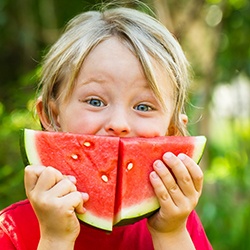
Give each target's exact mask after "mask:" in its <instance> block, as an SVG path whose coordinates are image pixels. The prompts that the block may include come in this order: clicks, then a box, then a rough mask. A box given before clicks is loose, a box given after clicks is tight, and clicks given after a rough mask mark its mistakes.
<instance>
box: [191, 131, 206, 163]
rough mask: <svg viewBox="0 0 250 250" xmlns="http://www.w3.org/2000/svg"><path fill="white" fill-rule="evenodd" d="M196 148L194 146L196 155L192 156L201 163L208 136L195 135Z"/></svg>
mask: <svg viewBox="0 0 250 250" xmlns="http://www.w3.org/2000/svg"><path fill="white" fill-rule="evenodd" d="M195 141H196V142H195V148H194V153H195V154H194V155H193V157H192V159H193V160H194V161H195V162H196V163H197V164H199V163H200V161H201V158H202V155H203V153H204V150H205V146H206V142H207V138H206V137H205V136H202V135H200V136H195Z"/></svg>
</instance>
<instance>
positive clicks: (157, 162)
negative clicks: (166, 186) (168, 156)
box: [154, 160, 162, 169]
mask: <svg viewBox="0 0 250 250" xmlns="http://www.w3.org/2000/svg"><path fill="white" fill-rule="evenodd" d="M154 166H155V167H156V168H158V169H160V168H162V163H161V161H160V160H156V161H155V163H154Z"/></svg>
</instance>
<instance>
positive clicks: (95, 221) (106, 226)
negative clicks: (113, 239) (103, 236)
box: [77, 210, 113, 231]
mask: <svg viewBox="0 0 250 250" xmlns="http://www.w3.org/2000/svg"><path fill="white" fill-rule="evenodd" d="M77 217H78V219H80V220H81V221H83V222H84V223H86V224H88V225H91V226H93V227H97V228H100V229H102V230H105V231H112V228H113V221H111V220H105V219H102V218H100V217H98V216H95V215H93V214H92V213H91V212H89V211H88V210H87V211H85V213H84V214H77Z"/></svg>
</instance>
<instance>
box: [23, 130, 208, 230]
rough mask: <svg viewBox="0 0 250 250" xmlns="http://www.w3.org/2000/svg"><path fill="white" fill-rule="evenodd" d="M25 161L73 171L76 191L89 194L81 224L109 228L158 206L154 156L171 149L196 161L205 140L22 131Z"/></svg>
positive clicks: (123, 223)
mask: <svg viewBox="0 0 250 250" xmlns="http://www.w3.org/2000/svg"><path fill="white" fill-rule="evenodd" d="M20 142H21V151H22V155H23V158H24V163H25V164H26V165H27V164H41V165H44V166H53V167H55V168H57V169H58V170H60V171H61V172H62V173H63V174H65V175H74V176H75V177H76V179H77V183H76V186H77V189H78V190H79V191H81V192H87V193H88V194H89V197H90V198H89V200H88V201H87V202H86V203H85V204H84V206H85V208H86V212H85V213H84V214H83V215H78V217H79V219H80V220H82V221H83V222H85V223H87V224H90V225H92V226H95V227H97V228H100V229H104V230H108V231H111V230H112V228H113V225H125V224H129V223H133V222H135V221H138V220H139V219H141V218H144V217H147V216H149V215H150V214H152V213H153V212H155V211H156V210H157V209H158V208H159V203H158V201H157V198H156V196H155V194H154V191H153V189H152V186H151V184H150V181H149V173H150V172H151V171H152V169H153V168H152V164H153V162H154V161H155V160H156V159H161V158H162V155H163V154H164V153H165V152H167V151H171V152H173V153H174V154H175V155H178V154H179V153H185V154H187V155H189V156H190V157H192V158H193V159H194V160H195V161H196V162H198V161H199V160H200V158H201V156H202V153H203V150H204V147H205V143H206V138H205V137H204V136H196V137H195V136H193V137H191V136H190V137H174V136H172V137H171V136H165V137H154V138H135V137H133V138H119V137H108V136H96V135H83V134H72V133H60V132H43V131H35V130H30V129H24V130H23V133H22V137H21V141H20Z"/></svg>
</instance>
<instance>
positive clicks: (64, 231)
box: [24, 166, 88, 250]
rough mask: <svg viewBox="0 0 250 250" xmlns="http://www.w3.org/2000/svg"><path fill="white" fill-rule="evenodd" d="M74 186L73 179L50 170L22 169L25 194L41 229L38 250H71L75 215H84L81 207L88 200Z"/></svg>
mask: <svg viewBox="0 0 250 250" xmlns="http://www.w3.org/2000/svg"><path fill="white" fill-rule="evenodd" d="M75 182H76V180H75V178H74V177H73V176H64V175H62V173H61V172H59V171H58V170H56V169H54V168H52V167H43V166H28V167H26V168H25V179H24V183H25V189H26V194H27V197H28V198H29V200H30V203H31V205H32V207H33V209H34V211H35V213H36V216H37V218H38V221H39V226H40V234H41V238H40V241H39V245H38V249H39V250H42V249H54V248H59V249H62V250H64V249H65V250H66V249H69V250H70V249H74V243H75V240H76V238H77V236H78V234H79V231H80V225H79V222H78V219H77V217H76V214H75V213H76V212H77V213H84V211H85V210H84V208H83V203H84V202H85V201H87V199H88V195H87V194H85V193H83V194H82V193H80V192H78V191H77V190H76V186H75Z"/></svg>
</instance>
